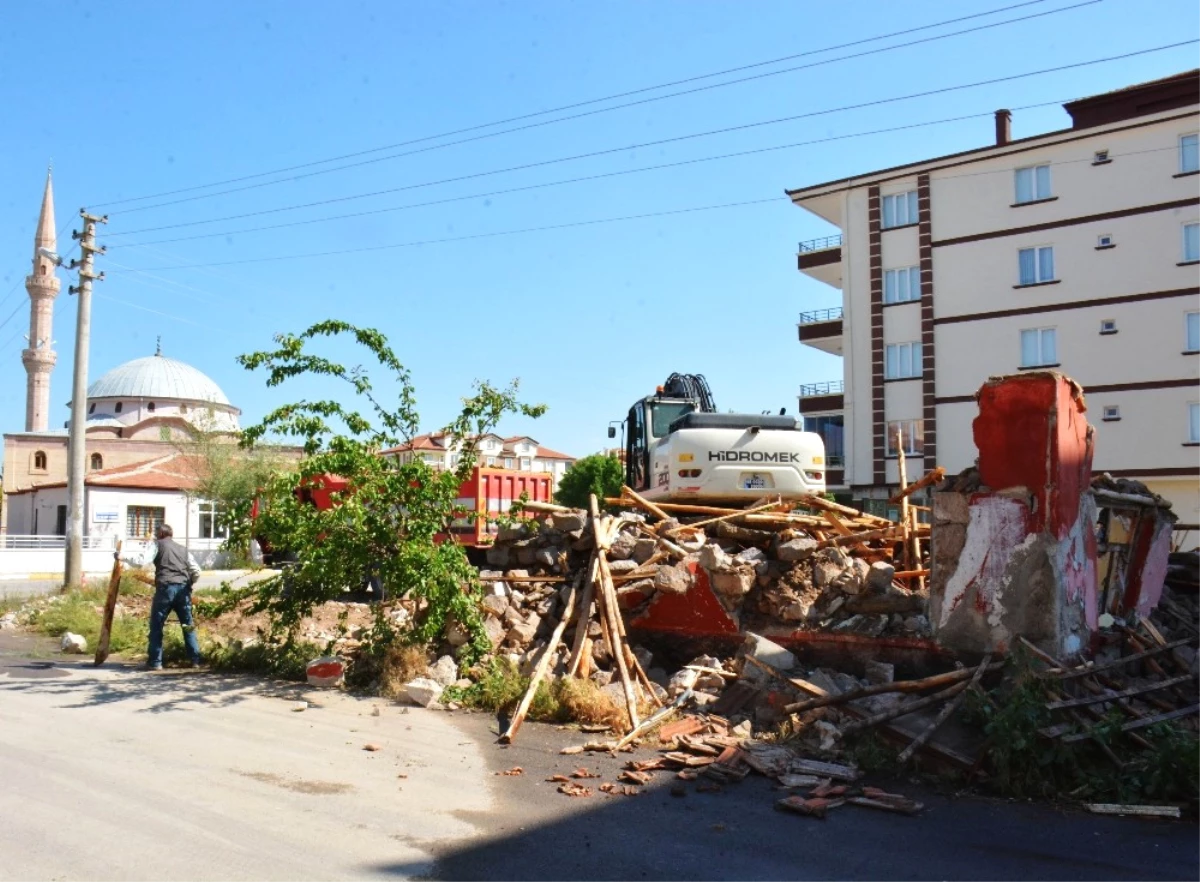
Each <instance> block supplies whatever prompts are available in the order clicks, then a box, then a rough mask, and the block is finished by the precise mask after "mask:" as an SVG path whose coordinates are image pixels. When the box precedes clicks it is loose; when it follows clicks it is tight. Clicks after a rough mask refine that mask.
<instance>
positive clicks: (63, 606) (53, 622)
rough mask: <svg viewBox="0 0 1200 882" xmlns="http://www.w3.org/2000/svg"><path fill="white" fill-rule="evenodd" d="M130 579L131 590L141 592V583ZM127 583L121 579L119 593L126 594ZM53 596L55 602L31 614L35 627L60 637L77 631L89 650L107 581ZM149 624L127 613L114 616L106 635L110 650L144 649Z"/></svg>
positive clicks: (97, 628) (97, 634)
mask: <svg viewBox="0 0 1200 882" xmlns="http://www.w3.org/2000/svg"><path fill="white" fill-rule="evenodd" d="M129 582H130V583H131V584H129V585H128V588H129V592H130V593H134V592H137V593H143V592H142V589H144V588H145V586H144V585H142V584H141V583H140V582H136V581H134V580H132V579H131V580H129ZM126 587H127V586H126V581H125V580H124V579H122V582H121V592H122V594H125V589H126ZM55 597H56V598H57V599H56V600H54V602H52V603H48V604H46V606H44V607H40V608H38V609H36V610H34V612H33V614H32V616H31V625H32V627H33V628H34V630H36V631H40V632H41V633H43V634H47V635H49V636H51V637H60V636H62V635H63V634H65V633H66V632H68V631H70V632H72V633H75V634H79V635H81V636H82V637H83V638H84V639H85V640H87V642H88V650H89V651H91V650H93V649H94V648H95V646H96V644H97V642H98V641H99V639H100V625H101V622H102V620H103V618H104V602H105V600H107V597H108V587H107V585H105V586H104V587H103V588H100V587H98V586H97V585H96V584H91V585H89V586H87V587H85V588H80V589H76V590H73V591H68V592H67V593H65V594H60V595H55ZM148 627H149V626H148V624H147V623H146V622H145V621H143V620H140V619H136V618H133V617H130V616H117V617H115V618H114V619H113V625H112V633H111V636H110V637H109V651H110V652H114V653H130V652H134V653H139V652H140V653H144V652H145V650H146V638H147V633H148Z"/></svg>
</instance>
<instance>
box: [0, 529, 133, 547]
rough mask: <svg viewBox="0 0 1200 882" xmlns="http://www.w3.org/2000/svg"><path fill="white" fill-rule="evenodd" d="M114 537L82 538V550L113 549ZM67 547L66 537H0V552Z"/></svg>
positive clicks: (10, 534)
mask: <svg viewBox="0 0 1200 882" xmlns="http://www.w3.org/2000/svg"><path fill="white" fill-rule="evenodd" d="M115 544H116V537H115V536H84V537H83V549H84V550H85V551H87V550H88V549H94V548H103V549H109V548H113V547H115ZM66 547H67V537H66V536H51V535H45V534H43V535H40V536H28V535H21V534H17V533H5V534H3V535H0V550H7V549H24V550H30V549H33V550H47V549H48V550H51V551H53V550H55V549H58V548H64V549H65V548H66Z"/></svg>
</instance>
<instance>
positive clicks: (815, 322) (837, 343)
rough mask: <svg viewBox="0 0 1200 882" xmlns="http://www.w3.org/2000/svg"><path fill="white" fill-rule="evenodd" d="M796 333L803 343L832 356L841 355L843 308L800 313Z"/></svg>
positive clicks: (837, 307) (836, 307)
mask: <svg viewBox="0 0 1200 882" xmlns="http://www.w3.org/2000/svg"><path fill="white" fill-rule="evenodd" d="M796 331H797V335H798V336H799V339H800V342H801V343H804V344H806V345H808V346H812V347H813V348H814V349H820V350H821V351H822V352H828V353H829V354H830V355H841V354H842V307H840V306H835V307H833V308H831V309H817V310H812V311H810V312H802V313H800V321H799V322H798V323H797V326H796Z"/></svg>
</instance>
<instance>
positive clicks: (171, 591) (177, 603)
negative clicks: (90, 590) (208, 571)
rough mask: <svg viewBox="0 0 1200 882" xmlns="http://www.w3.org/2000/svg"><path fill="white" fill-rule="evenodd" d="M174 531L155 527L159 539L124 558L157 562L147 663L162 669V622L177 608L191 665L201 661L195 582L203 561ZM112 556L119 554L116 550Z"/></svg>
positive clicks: (132, 561) (131, 561) (164, 526)
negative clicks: (195, 619)
mask: <svg viewBox="0 0 1200 882" xmlns="http://www.w3.org/2000/svg"><path fill="white" fill-rule="evenodd" d="M174 535H175V531H174V530H172V529H171V527H170V526H169V525H167V524H162V525H160V526H159V528H158V530H157V531H155V536H156V537H157V539H156V541H154V542H151V543H150V544H149V545H148V546H146V550H145V551H143V552H142V553H141V554H137V555H132V556H129V557H123V558H122V560H124V561H125V562H127V563H129V564H132V565H133V566H136V567H140V566H143V565H145V564H147V563H150V562H151V561H153V562H154V602H153V603H152V604H151V606H150V652H149V654H150V657H149V659H148V660H147V662H146V666H147V667H148V668H149V669H150V670H152V671H161V670H162V658H163V626H164V625H166V623H167V616H169V615H170V614H171V611H172V610H174V611H175V616H176V618H178V619H179V624H180V625H182V626H183V641H184V643H185V644H186V645H187V653H188V658H190V659H191V662H192V666H193V667H196V666H198V665H199V664H200V641H199V640H197V639H196V626H195V624H194V623H193V622H192V586H193V585H195V584H196V580H197V579H199V578H200V565H199V564H197V563H196V559H195V558H193V557H192V556H191V555H190V554H189V553H188V550H187V549H186V548H184V547H183V546H182V545H180V544H179V543H178V542H176V541H175V540H174V539H173V538H171V537H173V536H174ZM113 557H117V554H116V553H115V552H114V553H113Z"/></svg>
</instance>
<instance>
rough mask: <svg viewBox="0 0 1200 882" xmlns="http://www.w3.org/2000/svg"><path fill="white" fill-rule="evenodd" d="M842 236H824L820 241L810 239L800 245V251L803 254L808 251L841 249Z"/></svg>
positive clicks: (839, 234)
mask: <svg viewBox="0 0 1200 882" xmlns="http://www.w3.org/2000/svg"><path fill="white" fill-rule="evenodd" d="M841 247H842V234H841V233H838V234H837V235H836V236H822V237H821V238H820V239H808V240H806V241H804V242H801V243H800V246H799V250H800V253H801V254H804V253H805V252H806V251H825V250H826V249H828V248H841Z"/></svg>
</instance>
